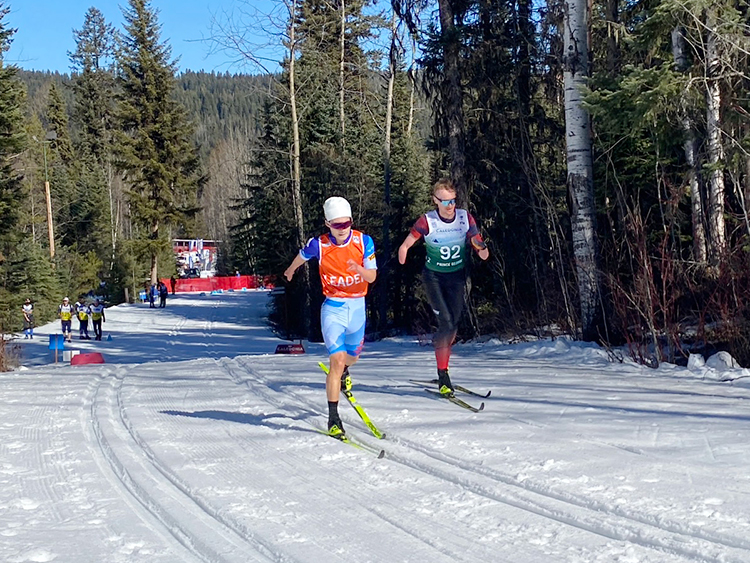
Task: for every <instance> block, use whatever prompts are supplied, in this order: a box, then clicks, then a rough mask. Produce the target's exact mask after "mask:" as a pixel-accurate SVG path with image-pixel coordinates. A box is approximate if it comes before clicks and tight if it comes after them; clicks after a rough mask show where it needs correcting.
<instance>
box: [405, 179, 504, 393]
mask: <svg viewBox="0 0 750 563" xmlns="http://www.w3.org/2000/svg"><path fill="white" fill-rule="evenodd" d="M456 195H457V194H456V188H455V187H454V186H453V183H452V182H451V181H450V180H447V179H443V180H439V181H438V182H437V183H436V184H435V186H434V187H433V190H432V201H433V203H434V204H435V206H436V209H434V210H433V211H430V212H428V213H426V214H424V215H422V216H421V217H419V219H417V221H416V223H414V226H413V227H412V228H411V230H410V231H409V234H408V235H407V236H406V239H404V242H403V243H401V246H400V247H399V249H398V261H399V263H401V264H405V263H406V256H407V253H408V252H409V249H410V248H411V247H412V246H414V243H416V242H417V241H418V240H419V239H420V238H423V237H424V241H425V246H426V250H427V259H426V261H425V268H424V272H423V277H422V280H423V283H424V286H425V291H426V293H427V300H428V301H429V303H430V307H432V310H433V312H434V313H435V316H436V317H437V321H438V329H437V332H436V333H435V335H434V336H433V339H432V343H433V345H434V346H435V359H436V360H437V372H438V389H439V391H440V393H442V394H443V395H449V396H450V395H453V384H452V383H451V379H450V375H449V374H448V363H449V362H450V357H451V347H452V346H453V341H454V340H455V338H456V333H457V332H458V321H459V319H460V318H461V313H462V312H463V310H464V306H465V304H466V280H467V262H468V260H467V256H466V243H467V241H468V242H469V243H470V244H471V246H472V247H473V248H474V250H475V251H476V253H477V255H478V256H479V257H480V258H481V259H482V260H487V258H489V256H490V252H489V250H488V249H487V245H486V244H485V243H484V241H483V240H482V235H481V234H480V233H479V228H478V227H477V224H476V221H475V220H474V217H472V216H471V214H470V213H469V212H468V211H467V210H465V209H458V208H457V207H456Z"/></svg>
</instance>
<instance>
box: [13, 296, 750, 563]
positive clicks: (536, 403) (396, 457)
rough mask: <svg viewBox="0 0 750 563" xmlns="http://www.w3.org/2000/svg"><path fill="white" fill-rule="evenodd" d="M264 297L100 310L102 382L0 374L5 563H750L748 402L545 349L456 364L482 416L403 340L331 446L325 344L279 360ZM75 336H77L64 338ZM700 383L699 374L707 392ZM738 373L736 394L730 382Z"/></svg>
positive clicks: (481, 353)
mask: <svg viewBox="0 0 750 563" xmlns="http://www.w3.org/2000/svg"><path fill="white" fill-rule="evenodd" d="M267 302H268V296H267V294H266V293H265V292H246V293H245V292H242V293H240V292H236V293H229V294H223V295H213V296H197V295H196V296H177V297H175V298H170V300H169V301H168V305H167V308H166V309H162V310H159V309H149V308H148V306H147V305H146V306H140V305H137V306H120V307H114V308H111V309H108V310H107V323H106V324H105V325H104V332H105V339H106V336H107V334H111V335H112V337H113V338H112V340H111V341H106V340H105V341H102V342H91V341H85V342H78V341H75V340H74V342H73V346H74V347H75V348H79V349H81V350H82V351H94V350H95V351H100V352H102V353H103V354H104V356H105V358H106V359H107V363H106V364H104V365H96V366H94V365H89V366H77V367H76V366H67V365H64V364H58V365H56V366H55V365H49V363H50V362H51V361H52V356H51V355H50V352H49V351H48V350H47V349H46V343H47V342H46V333H49V332H55V331H57V330H58V327H57V325H56V324H51V325H48V326H47V327H43V328H42V329H38V330H37V331H36V333H37V339H35V340H34V341H33V342H23V341H21V345H22V346H23V353H24V358H25V359H24V366H25V367H24V368H22V369H20V370H18V371H16V372H12V373H8V374H0V405H2V407H1V408H2V411H1V412H2V417H0V560H1V561H9V562H25V561H56V562H60V561H70V562H71V563H72V562H75V563H87V562H92V563H94V562H96V563H99V562H101V561H108V562H122V563H133V562H136V561H138V562H140V561H149V563H167V562H175V561H186V562H193V561H199V562H215V563H225V562H226V563H230V562H235V561H243V562H251V561H252V562H256V561H257V562H263V563H265V562H270V561H277V562H294V563H296V562H311V563H317V562H319V561H334V562H337V561H341V562H344V561H346V562H351V561H357V562H360V561H361V562H367V561H370V562H384V563H385V562H388V563H390V562H394V561H398V562H401V561H404V562H407V561H408V562H420V563H422V562H429V563H433V562H438V563H440V562H446V563H448V562H454V561H458V562H485V561H492V562H512V563H538V562H540V561H543V562H545V563H547V562H565V563H611V562H621V563H673V562H674V563H677V562H695V561H706V562H722V563H742V562H747V561H750V540H748V539H747V538H748V537H750V535H749V534H748V532H749V531H750V503H748V502H747V501H748V496H749V495H750V478H749V477H748V475H747V471H746V468H747V466H748V462H750V453H748V449H747V447H746V444H747V443H748V441H750V410H748V404H750V403H748V401H750V391H749V390H748V388H747V387H744V386H742V383H743V380H737V382H736V383H735V384H728V383H719V382H717V381H715V380H712V379H710V378H707V377H705V376H706V375H707V372H706V371H705V370H704V371H702V372H700V373H694V372H691V371H689V370H687V369H685V368H678V367H675V366H664V367H662V368H660V369H658V370H650V369H647V368H641V367H639V366H635V365H632V364H628V363H623V364H614V363H610V362H608V360H607V356H606V354H605V353H604V352H603V351H601V350H599V349H598V348H596V347H593V346H590V345H574V344H571V343H568V342H565V341H562V340H558V341H555V342H536V343H527V344H518V345H504V344H501V343H498V342H488V343H484V344H471V345H462V346H457V347H456V351H455V354H454V358H453V360H452V376H453V379H454V380H455V381H456V383H460V384H463V385H465V386H466V387H469V388H472V389H477V390H487V391H492V394H491V396H490V397H489V398H486V399H482V400H483V401H485V403H486V407H485V410H484V411H483V412H481V413H476V414H474V413H471V412H468V411H466V410H464V409H461V408H459V407H457V406H455V405H452V404H450V403H448V402H447V401H443V400H442V399H439V398H438V399H433V398H432V397H430V396H429V395H427V394H426V393H424V391H423V390H422V389H421V388H419V387H417V386H415V385H413V384H410V383H409V381H408V380H409V379H428V378H432V377H434V373H433V372H434V357H433V355H432V351H431V350H430V349H429V348H423V347H420V346H419V345H418V343H417V342H416V341H414V340H411V339H407V338H405V339H394V340H388V341H384V342H379V343H368V344H367V345H366V346H365V351H364V354H363V357H362V360H361V361H360V362H359V363H358V364H357V365H356V366H354V368H353V369H352V376H353V379H354V392H355V394H356V397H357V399H358V401H359V402H360V403H361V404H362V405H363V406H364V408H365V409H366V410H367V413H368V414H369V415H370V417H371V418H372V419H373V421H374V422H375V423H376V424H377V425H378V427H379V428H382V430H384V431H385V432H386V433H387V438H386V439H385V440H377V439H375V438H374V437H372V435H371V434H370V433H369V430H368V429H367V428H366V427H365V426H364V424H363V423H362V421H361V420H360V419H359V417H358V416H357V414H356V413H355V412H354V410H353V409H351V408H350V407H349V405H346V404H342V406H341V407H340V412H341V414H342V418H343V420H344V424H345V426H346V428H347V431H348V432H349V433H350V434H351V435H352V436H354V437H355V438H357V439H358V440H361V441H363V442H366V443H370V444H372V445H373V446H375V447H378V448H380V447H382V448H384V449H385V450H386V457H385V459H381V460H379V459H377V458H376V457H375V456H373V455H370V454H368V453H366V452H360V451H358V450H356V449H354V448H351V447H348V446H346V445H343V444H340V443H337V442H336V441H335V440H331V439H330V438H328V437H326V436H323V435H321V434H320V433H319V432H318V431H317V430H319V429H322V428H324V426H325V418H326V417H325V413H326V403H325V391H324V388H325V379H324V376H323V374H322V373H321V372H320V370H319V368H318V366H317V362H318V361H321V360H322V361H326V355H325V351H324V348H323V347H322V345H320V344H311V343H306V348H307V351H308V353H307V354H304V355H273V354H272V352H273V350H274V349H275V346H276V344H278V343H279V342H280V341H279V340H278V339H276V338H275V337H274V335H273V334H272V333H271V332H270V331H269V330H268V328H267V327H266V325H265V321H264V315H265V306H266V303H267ZM74 328H75V327H74ZM708 375H710V374H708ZM735 375H739V376H744V373H737V374H735Z"/></svg>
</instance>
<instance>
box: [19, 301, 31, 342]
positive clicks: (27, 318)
mask: <svg viewBox="0 0 750 563" xmlns="http://www.w3.org/2000/svg"><path fill="white" fill-rule="evenodd" d="M21 312H22V313H23V337H24V338H34V305H33V303H31V299H29V298H28V297H27V298H26V301H24V303H23V305H22V306H21Z"/></svg>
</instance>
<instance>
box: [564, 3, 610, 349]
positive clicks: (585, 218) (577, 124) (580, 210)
mask: <svg viewBox="0 0 750 563" xmlns="http://www.w3.org/2000/svg"><path fill="white" fill-rule="evenodd" d="M588 22H589V10H588V3H587V1H586V0H568V1H567V2H566V3H565V6H564V29H563V35H564V38H563V41H564V45H563V48H564V54H563V79H564V89H565V139H566V145H567V146H566V149H567V163H568V176H567V186H568V193H569V199H570V205H571V210H570V211H571V231H572V233H571V234H572V240H573V256H574V260H575V266H576V274H577V277H578V293H579V298H580V307H581V309H580V313H581V333H582V337H583V339H584V340H587V341H590V340H595V339H596V338H597V337H598V334H597V329H598V326H597V325H598V319H599V318H600V316H599V315H598V311H599V307H600V301H601V283H600V277H599V271H598V264H597V262H598V259H597V242H596V236H595V227H596V216H595V204H594V181H593V177H594V172H593V160H592V143H591V123H590V116H589V113H588V112H587V111H586V109H585V108H584V106H583V100H582V93H583V90H584V87H585V85H586V78H587V76H588V71H589V45H588Z"/></svg>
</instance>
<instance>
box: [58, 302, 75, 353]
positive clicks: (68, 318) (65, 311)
mask: <svg viewBox="0 0 750 563" xmlns="http://www.w3.org/2000/svg"><path fill="white" fill-rule="evenodd" d="M74 312H75V310H74V308H73V305H71V304H70V300H69V299H68V298H67V297H65V298H63V300H62V303H61V304H60V305H59V306H58V307H57V314H58V315H59V316H60V326H61V328H62V333H63V336H64V337H65V340H67V341H68V342H70V338H71V335H70V332H71V325H72V324H73V313H74Z"/></svg>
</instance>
